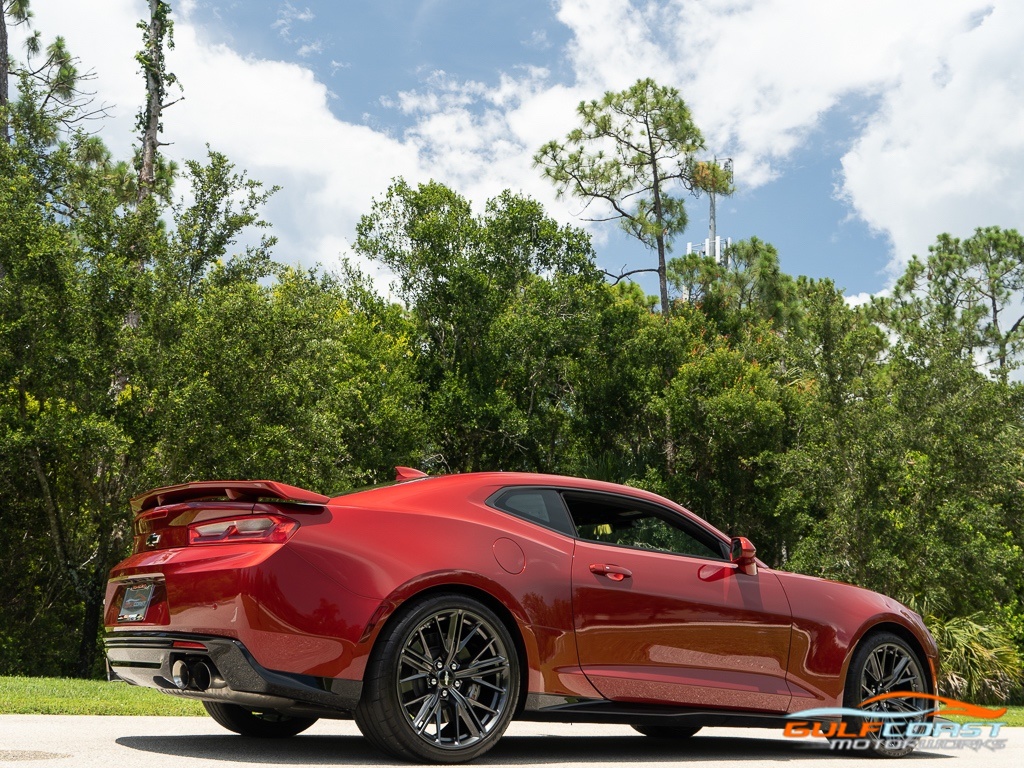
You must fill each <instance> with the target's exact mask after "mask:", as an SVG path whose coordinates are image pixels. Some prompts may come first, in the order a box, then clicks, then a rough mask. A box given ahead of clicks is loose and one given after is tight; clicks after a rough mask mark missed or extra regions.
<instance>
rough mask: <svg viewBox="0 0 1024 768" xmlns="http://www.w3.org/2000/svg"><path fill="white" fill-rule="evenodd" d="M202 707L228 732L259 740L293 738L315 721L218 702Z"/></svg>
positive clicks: (205, 704)
mask: <svg viewBox="0 0 1024 768" xmlns="http://www.w3.org/2000/svg"><path fill="white" fill-rule="evenodd" d="M203 706H204V707H205V708H206V711H207V712H208V713H209V715H210V717H212V718H213V719H214V720H216V721H217V723H218V724H220V725H223V726H224V727H225V728H227V729H228V730H229V731H234V732H235V733H238V734H241V735H242V736H254V737H256V738H259V739H284V738H287V737H289V736H294V735H295V734H297V733H302V732H303V731H304V730H306V729H307V728H309V726H311V725H312V724H313V723H315V722H316V721H317V718H315V717H291V716H290V715H282V714H281V713H280V712H277V711H275V710H273V709H264V710H252V709H246V708H245V707H240V706H238V705H237V704H223V703H221V702H219V701H204V702H203Z"/></svg>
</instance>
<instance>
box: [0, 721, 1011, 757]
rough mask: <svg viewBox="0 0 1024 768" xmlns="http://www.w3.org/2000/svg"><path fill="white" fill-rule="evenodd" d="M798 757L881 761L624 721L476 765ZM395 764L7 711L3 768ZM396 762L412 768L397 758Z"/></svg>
mask: <svg viewBox="0 0 1024 768" xmlns="http://www.w3.org/2000/svg"><path fill="white" fill-rule="evenodd" d="M1000 735H1001V736H1005V737H1006V739H1007V742H1006V746H1005V748H1004V749H1001V750H999V751H996V752H993V751H990V750H982V751H980V752H972V751H969V750H928V751H923V752H922V751H920V750H919V751H918V752H915V753H914V755H913V756H912V757H910V758H907V760H906V761H904V762H903V763H893V762H888V761H886V765H889V766H894V767H895V766H896V765H903V766H906V768H925V767H926V766H929V765H934V766H940V765H941V766H945V768H1011V766H1012V768H1021V766H1024V728H1006V729H1004V730H1003V732H1002V734H1000ZM774 762H793V763H796V766H794V768H819V767H820V766H841V765H845V766H846V767H847V768H858V766H861V767H862V768H871V766H875V765H881V763H876V762H875V761H873V760H868V761H867V762H865V761H863V760H862V759H858V758H857V757H852V756H847V755H842V754H835V753H833V752H830V751H829V749H828V746H827V742H825V741H824V740H819V739H815V740H813V741H812V740H807V741H796V740H793V739H786V738H783V736H782V734H781V733H778V732H775V731H768V730H745V729H734V728H707V729H705V730H704V731H701V734H700V735H699V736H697V737H695V738H694V739H692V740H691V741H688V742H684V743H680V744H671V743H665V742H663V741H660V740H656V739H649V738H647V737H645V736H641V735H639V734H637V733H635V732H634V731H632V730H631V729H630V728H628V727H625V726H611V725H561V724H556V725H548V724H539V723H513V724H512V726H511V727H510V728H509V730H508V732H507V733H506V735H505V737H504V738H503V739H502V740H501V741H500V742H499V743H498V746H497V747H495V748H494V749H493V750H492V751H491V752H489V753H488V754H487V755H486V756H484V757H483V758H481V759H480V760H478V761H477V763H476V764H477V765H611V766H616V765H624V764H630V763H648V764H651V765H657V766H665V767H666V768H667V767H668V766H676V765H679V766H683V765H685V766H688V768H694V767H695V766H712V765H714V766H725V765H736V766H740V765H743V766H745V768H750V766H751V765H757V764H759V763H774ZM243 765H244V766H260V767H261V768H265V767H266V766H299V765H311V766H318V765H339V766H341V765H344V766H369V765H396V763H394V762H393V761H391V760H389V759H388V758H385V757H383V756H382V755H381V754H380V753H378V752H376V751H375V750H374V749H373V748H372V747H370V745H369V744H367V743H366V742H365V741H364V740H363V739H362V737H361V736H360V735H359V732H358V731H357V730H356V727H355V725H354V724H353V723H351V722H345V721H329V720H321V721H320V722H318V723H317V724H316V725H314V726H313V727H312V728H310V729H309V730H308V731H306V732H305V733H304V734H302V735H300V736H296V737H295V738H292V739H285V740H283V741H273V742H268V741H260V740H256V739H244V738H242V737H240V736H234V735H232V734H230V733H227V732H226V731H224V730H223V729H222V728H220V727H219V726H218V725H217V724H216V723H214V722H213V721H212V720H210V719H209V718H193V717H68V716H57V715H3V716H0V766H25V767H26V768H29V767H34V766H39V767H40V768H43V767H46V768H48V767H49V766H54V768H61V767H63V766H66V767H67V768H92V766H97V767H99V766H102V768H135V766H138V767H139V768H163V767H164V766H167V768H171V767H172V766H173V768H181V766H188V768H192V767H193V766H197V767H198V768H231V767H232V766H243ZM397 765H404V764H401V763H398V764H397Z"/></svg>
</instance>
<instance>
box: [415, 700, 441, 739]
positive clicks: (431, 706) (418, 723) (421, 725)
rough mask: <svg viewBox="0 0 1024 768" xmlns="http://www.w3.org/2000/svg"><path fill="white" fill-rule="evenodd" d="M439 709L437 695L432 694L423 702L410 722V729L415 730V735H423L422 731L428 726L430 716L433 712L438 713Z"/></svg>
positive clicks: (439, 702) (439, 701)
mask: <svg viewBox="0 0 1024 768" xmlns="http://www.w3.org/2000/svg"><path fill="white" fill-rule="evenodd" d="M440 709H441V700H440V698H439V697H438V696H437V694H432V695H431V696H430V698H428V699H427V700H426V701H424V702H423V705H422V706H421V707H420V711H419V712H418V713H417V714H416V717H414V718H413V720H412V727H413V728H415V729H416V733H420V734H421V733H423V730H424V729H425V728H426V727H427V725H429V724H430V716H431V715H433V714H434V713H435V712H440Z"/></svg>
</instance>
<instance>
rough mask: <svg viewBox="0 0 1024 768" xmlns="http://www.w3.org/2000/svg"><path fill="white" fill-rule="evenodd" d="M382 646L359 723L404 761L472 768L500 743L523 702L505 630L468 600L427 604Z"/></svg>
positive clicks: (401, 620) (412, 611)
mask: <svg viewBox="0 0 1024 768" xmlns="http://www.w3.org/2000/svg"><path fill="white" fill-rule="evenodd" d="M393 621H394V622H395V623H394V624H393V625H389V626H388V627H387V628H386V629H385V631H384V632H383V633H382V635H381V637H380V638H378V640H377V647H375V649H374V653H373V654H372V655H371V660H370V664H369V666H368V667H367V672H366V676H365V678H364V683H363V696H362V700H361V701H360V704H359V706H358V707H357V709H356V723H357V725H358V726H359V729H360V730H361V731H362V732H363V734H364V735H365V736H366V737H367V738H368V739H369V740H370V741H371V742H372V743H373V744H374V745H375V746H377V747H378V748H379V749H381V750H383V751H385V752H388V753H390V754H392V755H395V756H396V757H400V758H403V759H407V760H408V759H413V760H420V761H424V760H426V761H431V762H443V763H456V762H463V761H465V760H472V759H473V758H475V757H478V756H479V755H482V754H483V753H484V752H486V751H487V750H489V749H490V748H491V747H493V746H494V744H495V743H496V742H497V741H498V739H499V738H501V735H502V734H503V733H504V732H505V729H506V728H507V727H508V723H509V721H510V720H511V718H512V713H513V712H514V711H515V707H516V702H517V700H518V696H519V658H518V655H517V653H516V649H515V644H514V642H513V640H512V637H511V635H510V634H509V631H508V629H507V628H506V627H505V625H504V623H503V622H502V621H501V619H499V618H498V617H497V616H496V615H495V614H494V612H493V611H492V610H491V609H490V608H488V607H487V606H485V605H484V604H483V603H480V602H479V601H477V600H474V599H472V598H470V597H466V596H464V595H458V594H443V595H436V596H433V597H428V598H426V599H425V600H423V601H419V602H417V603H415V604H413V605H412V606H410V607H409V608H408V609H406V610H404V611H402V613H401V615H400V616H396V617H393Z"/></svg>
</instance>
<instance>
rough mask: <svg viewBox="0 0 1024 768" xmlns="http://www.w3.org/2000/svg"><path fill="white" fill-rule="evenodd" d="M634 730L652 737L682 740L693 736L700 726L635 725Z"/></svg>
mask: <svg viewBox="0 0 1024 768" xmlns="http://www.w3.org/2000/svg"><path fill="white" fill-rule="evenodd" d="M631 727H632V728H633V730H634V731H637V732H639V733H642V734H643V735H644V736H650V737H651V738H652V739H673V740H674V741H682V740H683V739H688V738H690V737H691V736H693V735H694V734H695V733H697V731H699V730H700V726H699V725H698V726H696V727H686V726H684V725H634V726H631Z"/></svg>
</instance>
